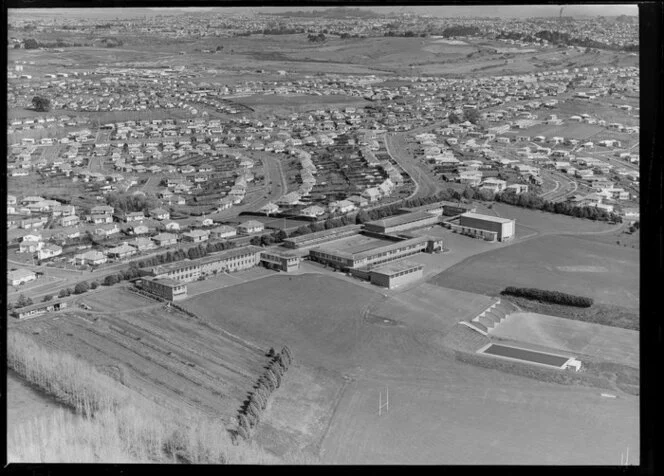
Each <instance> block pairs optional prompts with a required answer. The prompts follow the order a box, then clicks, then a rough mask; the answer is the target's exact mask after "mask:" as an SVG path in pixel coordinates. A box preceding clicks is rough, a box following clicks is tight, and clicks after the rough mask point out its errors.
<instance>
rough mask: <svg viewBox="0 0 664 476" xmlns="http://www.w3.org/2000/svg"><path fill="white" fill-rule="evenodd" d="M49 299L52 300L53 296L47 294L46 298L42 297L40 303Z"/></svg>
mask: <svg viewBox="0 0 664 476" xmlns="http://www.w3.org/2000/svg"><path fill="white" fill-rule="evenodd" d="M51 299H53V295H52V294H47V295H46V296H44V299H42V302H48V301H50V300H51Z"/></svg>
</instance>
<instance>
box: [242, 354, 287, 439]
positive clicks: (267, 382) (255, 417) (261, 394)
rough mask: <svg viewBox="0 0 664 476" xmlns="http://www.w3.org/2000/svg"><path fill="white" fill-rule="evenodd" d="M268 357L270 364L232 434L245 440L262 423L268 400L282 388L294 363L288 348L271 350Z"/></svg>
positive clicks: (248, 399) (244, 407)
mask: <svg viewBox="0 0 664 476" xmlns="http://www.w3.org/2000/svg"><path fill="white" fill-rule="evenodd" d="M267 356H268V357H270V362H269V363H268V365H267V367H266V369H265V372H264V373H263V375H261V377H260V378H259V379H258V380H257V382H256V385H254V391H253V392H252V393H251V394H250V395H249V398H247V399H246V400H245V401H244V402H243V404H242V407H241V408H240V410H239V412H238V415H237V421H238V427H237V429H236V430H235V431H234V432H232V433H231V434H233V435H234V436H240V437H242V438H243V439H245V440H247V439H249V437H250V436H251V430H252V429H253V428H254V427H255V426H256V425H258V423H259V422H260V417H261V413H262V412H263V410H265V408H266V407H267V401H268V398H269V397H270V395H271V394H272V392H274V391H275V390H276V389H277V388H279V387H280V386H281V381H282V377H283V375H284V374H285V373H286V371H287V370H288V368H289V367H290V365H291V364H292V363H293V355H292V354H291V350H290V349H289V348H288V347H287V346H284V347H283V349H281V352H279V353H277V352H275V350H274V349H272V348H271V349H270V350H269V352H268V353H267Z"/></svg>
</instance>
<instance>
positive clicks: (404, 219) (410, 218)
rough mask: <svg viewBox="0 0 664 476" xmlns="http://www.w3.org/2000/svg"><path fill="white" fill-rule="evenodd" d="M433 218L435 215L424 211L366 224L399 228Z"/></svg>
mask: <svg viewBox="0 0 664 476" xmlns="http://www.w3.org/2000/svg"><path fill="white" fill-rule="evenodd" d="M434 216H435V215H433V214H431V213H428V212H426V211H417V212H412V213H406V214H403V215H397V216H393V217H390V218H385V219H383V220H376V221H370V222H368V223H367V225H374V226H383V227H390V226H399V225H406V224H408V223H414V222H417V221H420V220H425V219H429V218H433V217H434Z"/></svg>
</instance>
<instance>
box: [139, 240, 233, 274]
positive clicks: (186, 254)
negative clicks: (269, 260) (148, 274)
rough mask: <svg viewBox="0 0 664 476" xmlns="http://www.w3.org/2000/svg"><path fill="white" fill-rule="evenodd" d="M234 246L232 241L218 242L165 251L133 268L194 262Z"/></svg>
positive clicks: (145, 259)
mask: <svg viewBox="0 0 664 476" xmlns="http://www.w3.org/2000/svg"><path fill="white" fill-rule="evenodd" d="M236 246H237V245H236V243H235V242H234V241H219V242H216V243H212V242H208V243H206V244H200V245H198V246H192V247H191V248H189V249H188V250H186V251H185V250H183V249H181V248H180V249H177V250H174V251H167V252H166V253H162V254H159V255H155V256H151V257H149V258H144V259H142V260H138V261H136V262H135V266H136V267H138V268H150V267H152V266H159V265H161V264H166V263H174V262H176V261H182V260H185V259H191V260H194V259H197V258H203V257H205V256H207V255H208V254H210V253H215V252H217V251H225V250H230V249H232V248H235V247H236ZM132 264H134V263H132Z"/></svg>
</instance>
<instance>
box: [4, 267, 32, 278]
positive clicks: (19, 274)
mask: <svg viewBox="0 0 664 476" xmlns="http://www.w3.org/2000/svg"><path fill="white" fill-rule="evenodd" d="M34 274H35V273H34V271H30V270H29V269H24V268H21V269H16V270H14V271H8V272H7V277H8V278H9V279H20V278H27V277H29V276H34Z"/></svg>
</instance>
